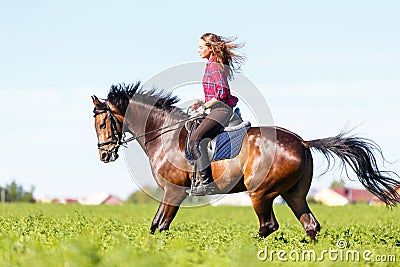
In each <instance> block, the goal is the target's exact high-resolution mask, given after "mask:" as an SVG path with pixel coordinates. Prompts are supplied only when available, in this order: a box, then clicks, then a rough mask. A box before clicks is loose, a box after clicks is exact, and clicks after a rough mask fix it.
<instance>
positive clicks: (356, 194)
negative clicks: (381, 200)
mask: <svg viewBox="0 0 400 267" xmlns="http://www.w3.org/2000/svg"><path fill="white" fill-rule="evenodd" d="M332 190H333V191H335V192H336V193H338V194H340V195H342V196H344V197H345V198H347V199H348V200H349V201H350V202H370V201H376V200H378V198H377V197H376V196H374V195H373V194H371V193H370V192H368V191H367V190H364V189H352V188H345V187H334V188H332Z"/></svg>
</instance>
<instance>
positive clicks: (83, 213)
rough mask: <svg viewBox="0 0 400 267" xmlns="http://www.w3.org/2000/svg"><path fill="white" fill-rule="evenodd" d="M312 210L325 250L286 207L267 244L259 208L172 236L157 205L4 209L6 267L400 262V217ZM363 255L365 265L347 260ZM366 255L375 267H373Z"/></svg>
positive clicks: (211, 213) (184, 219)
mask: <svg viewBox="0 0 400 267" xmlns="http://www.w3.org/2000/svg"><path fill="white" fill-rule="evenodd" d="M311 209H312V210H313V212H314V214H315V216H316V218H317V219H318V220H319V222H320V223H321V225H322V229H321V232H320V234H319V236H318V241H317V242H311V241H310V240H309V239H308V238H307V237H306V235H305V232H304V230H303V228H302V227H301V225H300V223H299V222H298V221H297V219H296V218H295V217H294V215H293V214H292V213H291V211H290V210H289V208H288V207H287V206H286V205H278V206H275V214H276V217H277V220H278V222H279V224H280V229H279V230H278V231H277V232H275V233H273V234H272V235H271V236H270V237H268V238H265V239H260V238H258V237H257V235H256V233H257V231H258V220H257V218H256V215H255V213H254V211H253V209H252V208H251V207H212V206H205V207H201V208H182V209H181V210H180V211H179V212H178V215H177V217H176V218H175V220H174V221H173V223H172V225H171V227H170V231H169V232H163V233H158V232H157V233H156V234H155V235H150V233H149V228H150V224H151V221H152V219H153V216H154V214H155V212H156V210H157V206H156V205H125V206H118V207H110V206H94V207H90V206H80V205H44V204H42V205H41V204H2V205H0V266H267V265H268V266H270V265H288V264H289V265H292V264H293V262H296V264H298V265H303V266H310V265H311V266H330V265H332V266H343V265H344V266H346V265H349V266H350V265H351V266H353V265H360V266H365V265H368V266H370V265H373V266H381V265H382V266H390V265H393V266H394V265H396V263H397V262H398V261H399V260H400V226H399V223H398V222H399V221H400V210H398V209H396V208H394V209H392V210H391V209H388V208H386V207H383V206H367V205H350V206H345V207H325V206H321V205H312V206H311ZM337 242H342V243H345V247H343V248H342V249H341V247H338V244H337ZM339 245H342V244H339ZM324 251H326V252H324ZM335 251H336V252H335ZM304 252H305V254H304V256H302V253H304ZM355 252H357V253H359V255H360V257H361V258H360V260H359V261H353V260H346V255H347V254H349V253H350V256H351V253H355ZM365 252H366V253H367V254H368V253H369V252H370V253H371V254H368V255H367V256H368V257H369V258H370V259H371V260H374V261H371V262H367V261H365V260H364V259H363V258H362V253H365ZM312 253H315V259H314V258H313V257H312V256H313V255H312ZM323 253H324V254H323ZM329 253H331V254H332V255H329ZM321 255H323V257H322V256H321ZM335 255H336V256H337V258H336V260H335ZM271 256H272V258H271ZM377 256H379V260H382V259H384V260H385V261H386V262H377V261H375V260H377V259H378V258H377ZM258 257H260V258H261V259H262V260H263V259H264V261H262V260H260V259H259V258H258ZM279 257H280V258H279ZM296 257H297V258H296ZM302 257H304V259H302ZM308 257H309V258H308ZM394 257H396V259H395V260H396V262H393V260H394ZM285 259H286V261H287V262H285V261H284V260H285ZM318 259H321V260H322V261H319V260H318ZM350 259H353V258H351V257H350ZM388 261H390V262H388Z"/></svg>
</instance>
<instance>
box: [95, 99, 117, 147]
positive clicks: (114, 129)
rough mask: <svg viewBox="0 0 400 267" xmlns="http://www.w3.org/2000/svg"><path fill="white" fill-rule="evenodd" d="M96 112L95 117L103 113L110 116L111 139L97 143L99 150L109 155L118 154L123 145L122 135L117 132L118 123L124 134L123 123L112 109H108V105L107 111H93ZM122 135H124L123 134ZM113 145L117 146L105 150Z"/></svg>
mask: <svg viewBox="0 0 400 267" xmlns="http://www.w3.org/2000/svg"><path fill="white" fill-rule="evenodd" d="M93 112H94V117H96V116H97V115H99V114H102V113H106V112H107V115H108V118H109V119H110V127H111V139H109V140H107V141H104V142H101V143H97V148H98V149H100V150H103V151H106V152H109V153H113V152H116V150H117V149H118V148H119V147H120V146H121V145H122V138H121V137H120V134H118V131H117V123H118V125H119V127H120V128H121V132H122V123H123V122H121V121H119V120H118V119H117V118H116V117H115V116H114V114H113V112H112V111H111V110H110V108H109V107H108V105H107V104H106V108H105V109H96V108H95V110H94V111H93ZM121 135H122V133H121ZM111 144H115V146H114V147H113V148H111V149H107V148H104V146H107V145H111Z"/></svg>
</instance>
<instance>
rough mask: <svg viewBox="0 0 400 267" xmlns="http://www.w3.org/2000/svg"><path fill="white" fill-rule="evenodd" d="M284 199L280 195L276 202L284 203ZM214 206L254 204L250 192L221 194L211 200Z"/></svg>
mask: <svg viewBox="0 0 400 267" xmlns="http://www.w3.org/2000/svg"><path fill="white" fill-rule="evenodd" d="M282 203H284V200H283V199H282V197H280V196H278V197H277V198H276V199H275V200H274V204H282ZM210 204H211V205H212V206H252V205H253V203H252V202H251V199H250V196H249V192H240V193H234V194H226V195H219V196H218V197H217V198H216V199H215V200H212V201H210Z"/></svg>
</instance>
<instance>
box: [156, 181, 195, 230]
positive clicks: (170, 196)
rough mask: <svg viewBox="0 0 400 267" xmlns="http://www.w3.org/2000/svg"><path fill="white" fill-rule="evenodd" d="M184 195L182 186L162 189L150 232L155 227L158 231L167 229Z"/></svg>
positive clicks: (185, 195)
mask: <svg viewBox="0 0 400 267" xmlns="http://www.w3.org/2000/svg"><path fill="white" fill-rule="evenodd" d="M186 197H187V194H186V192H185V188H184V187H182V188H179V187H178V186H175V187H174V188H172V189H169V188H167V189H165V190H164V195H163V199H162V201H161V203H160V206H159V208H158V210H157V213H156V215H155V216H154V219H153V222H152V224H151V228H150V232H151V233H152V234H154V232H155V230H156V229H157V228H158V230H159V231H160V232H162V231H164V230H168V229H169V225H170V224H171V222H172V220H173V219H174V218H175V216H176V213H177V212H178V210H179V206H180V204H181V203H182V201H183V200H184V199H185V198H186Z"/></svg>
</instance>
